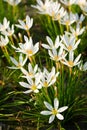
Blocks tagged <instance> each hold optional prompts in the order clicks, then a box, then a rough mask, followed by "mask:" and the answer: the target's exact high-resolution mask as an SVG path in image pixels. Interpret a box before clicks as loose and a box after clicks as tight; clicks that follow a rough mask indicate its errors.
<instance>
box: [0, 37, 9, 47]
mask: <svg viewBox="0 0 87 130" xmlns="http://www.w3.org/2000/svg"><path fill="white" fill-rule="evenodd" d="M8 42H9V39H8V37H7V36H5V37H3V36H0V47H4V46H6V45H7V44H8Z"/></svg>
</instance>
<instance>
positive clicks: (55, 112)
mask: <svg viewBox="0 0 87 130" xmlns="http://www.w3.org/2000/svg"><path fill="white" fill-rule="evenodd" d="M44 104H45V106H46V108H47V109H48V111H47V110H45V111H41V114H42V115H51V116H50V118H49V123H52V122H53V121H54V119H55V117H57V118H58V119H59V120H64V117H63V115H62V114H61V113H62V112H64V111H65V110H67V109H68V106H63V107H60V108H58V107H59V100H58V99H57V98H55V99H54V107H53V106H52V105H51V104H49V103H48V102H46V101H44Z"/></svg>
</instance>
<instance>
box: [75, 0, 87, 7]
mask: <svg viewBox="0 0 87 130" xmlns="http://www.w3.org/2000/svg"><path fill="white" fill-rule="evenodd" d="M77 4H78V5H79V6H80V7H84V6H85V5H87V1H86V0H77Z"/></svg>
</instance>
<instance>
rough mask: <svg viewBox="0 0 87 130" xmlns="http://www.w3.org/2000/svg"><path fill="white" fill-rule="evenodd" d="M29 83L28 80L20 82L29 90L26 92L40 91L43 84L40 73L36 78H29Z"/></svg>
mask: <svg viewBox="0 0 87 130" xmlns="http://www.w3.org/2000/svg"><path fill="white" fill-rule="evenodd" d="M27 81H28V83H26V82H19V84H20V85H21V86H23V87H24V88H27V89H28V90H26V91H24V93H26V94H27V93H31V92H34V93H38V92H39V89H41V88H42V86H41V84H40V75H39V74H38V75H37V76H36V77H35V79H34V80H33V79H31V78H27Z"/></svg>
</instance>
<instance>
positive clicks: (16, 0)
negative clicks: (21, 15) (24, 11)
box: [4, 0, 21, 6]
mask: <svg viewBox="0 0 87 130" xmlns="http://www.w3.org/2000/svg"><path fill="white" fill-rule="evenodd" d="M4 1H6V2H8V4H10V5H12V6H16V5H18V4H19V3H20V2H21V0H4Z"/></svg>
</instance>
